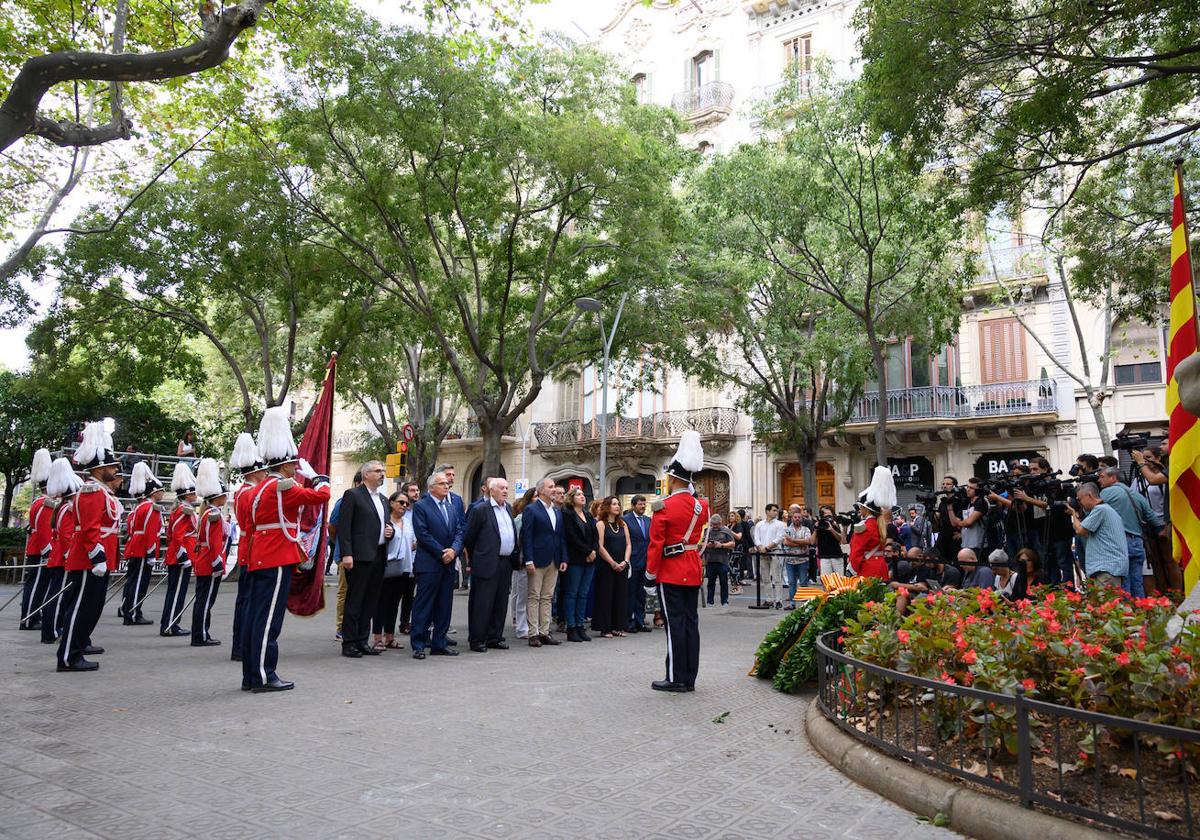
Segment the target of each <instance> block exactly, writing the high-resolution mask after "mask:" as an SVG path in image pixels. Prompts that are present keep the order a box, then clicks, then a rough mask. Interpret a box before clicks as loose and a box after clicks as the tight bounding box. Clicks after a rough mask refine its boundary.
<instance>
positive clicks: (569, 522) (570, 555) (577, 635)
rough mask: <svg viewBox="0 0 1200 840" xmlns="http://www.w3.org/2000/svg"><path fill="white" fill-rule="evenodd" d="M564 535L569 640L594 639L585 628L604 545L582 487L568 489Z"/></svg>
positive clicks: (565, 605) (566, 611)
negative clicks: (597, 558)
mask: <svg viewBox="0 0 1200 840" xmlns="http://www.w3.org/2000/svg"><path fill="white" fill-rule="evenodd" d="M563 539H564V540H565V541H566V544H567V583H566V586H565V592H566V594H565V595H564V597H563V611H564V612H565V613H566V622H567V641H569V642H590V641H591V640H592V637H591V636H589V635H588V634H587V633H586V632H585V631H584V629H583V623H584V619H585V612H586V608H587V596H588V590H589V589H591V588H592V577H593V575H595V573H596V552H597V551H598V550H599V548H600V537H599V531H598V530H597V529H596V520H595V519H593V518H592V515H591V514H590V513H588V512H587V498H586V497H585V496H584V495H583V491H582V490H580V489H579V488H578V487H572V488H571V489H570V490H568V491H567V498H566V503H565V504H564V505H563Z"/></svg>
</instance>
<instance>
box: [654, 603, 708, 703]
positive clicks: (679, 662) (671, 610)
mask: <svg viewBox="0 0 1200 840" xmlns="http://www.w3.org/2000/svg"><path fill="white" fill-rule="evenodd" d="M699 595H700V587H699V586H680V585H679V584H674V583H660V584H659V585H658V597H659V601H660V602H661V603H662V611H663V618H664V619H665V620H666V622H667V680H668V681H670V682H675V683H682V684H683V685H686V686H688V687H689V688H691V687H694V686H695V685H696V673H697V672H698V671H699V670H700V617H699V616H698V615H697V614H696V601H697V599H698V598H699Z"/></svg>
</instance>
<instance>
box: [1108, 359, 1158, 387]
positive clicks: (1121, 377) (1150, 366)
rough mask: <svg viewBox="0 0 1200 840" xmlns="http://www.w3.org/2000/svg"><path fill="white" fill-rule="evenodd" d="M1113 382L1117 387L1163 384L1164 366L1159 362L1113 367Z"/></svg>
mask: <svg viewBox="0 0 1200 840" xmlns="http://www.w3.org/2000/svg"><path fill="white" fill-rule="evenodd" d="M1113 382H1114V384H1117V385H1157V384H1159V383H1160V382H1162V365H1160V364H1159V363H1158V362H1137V363H1135V364H1128V365H1113Z"/></svg>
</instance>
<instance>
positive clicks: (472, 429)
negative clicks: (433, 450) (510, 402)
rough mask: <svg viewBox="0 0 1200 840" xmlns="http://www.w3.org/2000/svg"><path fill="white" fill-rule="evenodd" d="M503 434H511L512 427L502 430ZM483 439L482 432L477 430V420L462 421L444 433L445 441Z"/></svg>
mask: <svg viewBox="0 0 1200 840" xmlns="http://www.w3.org/2000/svg"><path fill="white" fill-rule="evenodd" d="M504 434H506V435H511V434H513V427H512V426H509V427H508V428H507V429H505V430H504ZM481 437H483V432H482V431H481V430H480V428H479V421H478V420H463V421H459V422H458V423H455V424H454V425H452V426H451V427H450V431H449V432H447V433H446V440H474V439H476V438H481Z"/></svg>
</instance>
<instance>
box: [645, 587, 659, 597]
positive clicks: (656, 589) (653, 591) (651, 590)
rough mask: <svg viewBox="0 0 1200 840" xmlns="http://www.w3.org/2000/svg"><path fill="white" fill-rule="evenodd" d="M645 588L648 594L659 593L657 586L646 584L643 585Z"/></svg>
mask: <svg viewBox="0 0 1200 840" xmlns="http://www.w3.org/2000/svg"><path fill="white" fill-rule="evenodd" d="M643 589H645V590H646V594H647V595H657V594H658V587H657V586H645V587H643Z"/></svg>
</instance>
